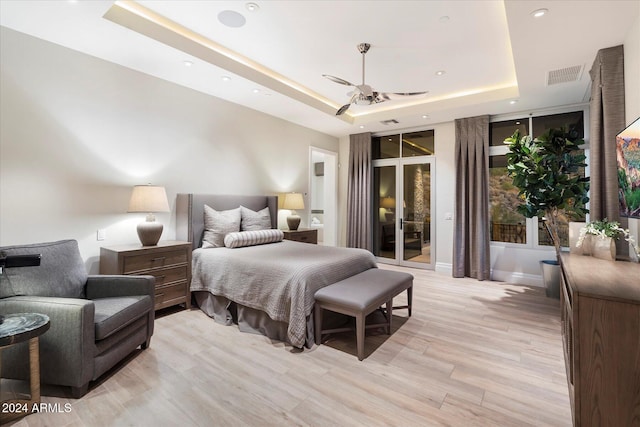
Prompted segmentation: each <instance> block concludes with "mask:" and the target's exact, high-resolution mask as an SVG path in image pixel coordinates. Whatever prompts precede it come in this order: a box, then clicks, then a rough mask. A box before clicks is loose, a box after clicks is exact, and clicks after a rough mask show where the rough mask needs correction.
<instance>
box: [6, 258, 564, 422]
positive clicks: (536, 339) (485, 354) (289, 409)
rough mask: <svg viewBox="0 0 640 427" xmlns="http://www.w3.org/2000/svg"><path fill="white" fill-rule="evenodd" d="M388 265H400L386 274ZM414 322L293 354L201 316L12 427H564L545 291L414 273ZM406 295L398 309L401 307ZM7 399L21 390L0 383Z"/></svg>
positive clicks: (399, 316)
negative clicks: (51, 409)
mask: <svg viewBox="0 0 640 427" xmlns="http://www.w3.org/2000/svg"><path fill="white" fill-rule="evenodd" d="M381 268H388V269H398V270H402V268H400V267H389V266H385V265H381ZM406 271H409V272H411V273H412V274H414V275H415V282H414V309H413V316H412V317H411V318H409V319H406V318H405V317H404V316H405V315H406V310H398V311H397V312H396V313H395V316H394V324H393V331H392V335H391V336H387V335H384V334H377V335H374V334H375V332H372V334H371V335H368V337H367V340H366V349H365V351H366V354H367V355H368V357H367V358H366V359H365V360H364V361H362V362H358V360H357V358H356V356H355V354H356V349H355V334H349V333H345V334H341V335H340V336H337V337H335V338H333V339H332V340H330V341H329V342H327V343H326V344H323V345H321V346H314V347H313V348H312V349H310V350H309V349H306V350H304V351H298V350H296V349H294V348H292V347H290V346H287V345H284V344H282V343H279V342H272V341H270V340H268V339H266V338H264V337H262V336H259V335H252V334H246V333H241V332H239V331H238V329H237V327H235V326H232V327H228V326H222V325H218V324H216V323H215V322H214V321H213V320H211V319H209V318H208V317H207V316H206V315H204V313H202V312H201V311H199V310H197V309H193V310H190V311H187V310H182V311H178V312H175V313H172V314H169V315H166V316H163V317H160V318H158V319H157V320H156V327H155V333H154V336H153V338H152V340H151V347H150V348H149V349H147V350H145V351H137V352H136V353H135V355H133V356H132V357H131V358H129V359H128V362H127V363H126V364H123V365H120V366H119V367H118V368H117V369H116V370H114V371H113V372H111V373H110V375H109V376H108V377H107V378H104V379H102V380H101V382H99V383H98V384H95V385H94V386H93V387H92V388H91V389H90V391H89V393H88V394H87V395H86V396H85V397H83V398H82V399H79V400H73V399H67V398H66V397H65V393H66V391H65V390H64V389H63V388H57V387H47V386H44V387H43V394H53V395H55V396H58V397H55V396H50V395H49V396H44V397H43V398H42V400H43V402H46V403H52V404H55V403H58V404H60V407H61V408H62V409H63V410H64V404H65V403H70V404H71V408H70V411H69V412H66V413H64V412H62V413H40V414H32V415H29V416H27V417H25V418H23V419H22V420H19V421H17V422H15V423H14V425H15V426H20V427H22V426H56V427H59V426H91V427H94V426H240V425H247V426H265V425H274V426H287V425H302V426H307V425H308V426H387V425H397V426H432V425H433V426H436V425H449V426H526V425H531V426H569V425H571V413H570V406H569V398H568V393H567V382H566V376H565V369H564V361H563V354H562V344H561V338H560V320H559V317H560V314H559V313H560V309H559V302H558V301H557V300H554V299H549V298H546V297H545V295H544V290H543V289H540V288H535V287H528V286H516V285H509V284H504V283H498V282H489V281H485V282H479V281H476V280H474V279H466V278H465V279H452V278H451V277H449V276H446V275H443V274H439V273H435V272H431V271H422V270H414V269H406ZM402 298H403V297H400V298H399V299H398V300H397V301H396V302H397V303H400V302H401V300H402ZM2 385H3V394H6V393H7V391H10V390H14V391H15V390H17V389H19V388H20V387H23V384H22V383H20V382H10V381H7V380H3V382H2Z"/></svg>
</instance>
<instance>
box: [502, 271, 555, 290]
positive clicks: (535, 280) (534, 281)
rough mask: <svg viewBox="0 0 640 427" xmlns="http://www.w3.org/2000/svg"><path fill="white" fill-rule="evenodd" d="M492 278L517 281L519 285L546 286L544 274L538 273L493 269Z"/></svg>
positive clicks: (510, 281)
mask: <svg viewBox="0 0 640 427" xmlns="http://www.w3.org/2000/svg"><path fill="white" fill-rule="evenodd" d="M491 280H495V281H498V282H508V283H515V284H518V285H529V286H538V287H544V283H543V282H542V275H537V274H526V273H518V272H513V271H501V270H491Z"/></svg>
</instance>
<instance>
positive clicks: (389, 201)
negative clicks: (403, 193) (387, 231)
mask: <svg viewBox="0 0 640 427" xmlns="http://www.w3.org/2000/svg"><path fill="white" fill-rule="evenodd" d="M380 207H381V208H385V209H394V208H395V207H396V199H394V198H393V197H383V198H382V200H380Z"/></svg>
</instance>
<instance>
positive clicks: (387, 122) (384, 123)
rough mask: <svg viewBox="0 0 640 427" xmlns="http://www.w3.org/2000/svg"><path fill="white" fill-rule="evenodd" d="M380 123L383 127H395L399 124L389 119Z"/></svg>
mask: <svg viewBox="0 0 640 427" xmlns="http://www.w3.org/2000/svg"><path fill="white" fill-rule="evenodd" d="M380 123H382V124H383V125H387V126H388V125H397V124H398V123H400V122H399V121H397V120H396V119H391V120H383V121H381V122H380Z"/></svg>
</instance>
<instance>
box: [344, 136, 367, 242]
mask: <svg viewBox="0 0 640 427" xmlns="http://www.w3.org/2000/svg"><path fill="white" fill-rule="evenodd" d="M349 139H350V147H349V191H348V194H347V247H350V248H362V249H367V250H369V251H373V239H372V236H371V234H372V225H371V220H372V215H373V211H372V208H371V203H372V199H371V174H372V166H371V133H369V132H367V133H360V134H357V135H350V136H349Z"/></svg>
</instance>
